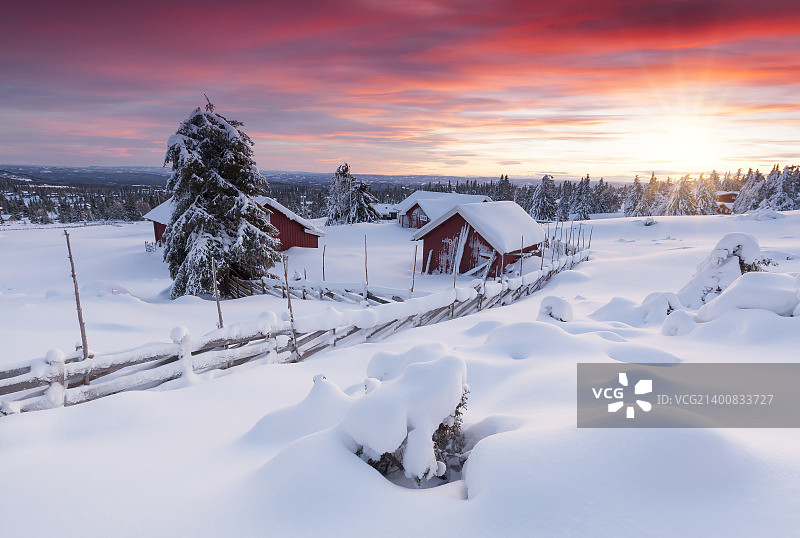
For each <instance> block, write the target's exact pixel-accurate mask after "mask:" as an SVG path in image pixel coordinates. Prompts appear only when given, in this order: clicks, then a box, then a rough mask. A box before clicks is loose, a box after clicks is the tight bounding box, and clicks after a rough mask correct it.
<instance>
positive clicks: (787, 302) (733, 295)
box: [697, 273, 800, 321]
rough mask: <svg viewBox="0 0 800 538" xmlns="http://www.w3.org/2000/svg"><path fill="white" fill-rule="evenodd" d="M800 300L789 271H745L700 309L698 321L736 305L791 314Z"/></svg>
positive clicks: (719, 313)
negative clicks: (781, 272) (749, 272)
mask: <svg viewBox="0 0 800 538" xmlns="http://www.w3.org/2000/svg"><path fill="white" fill-rule="evenodd" d="M798 303H800V298H798V290H797V285H796V284H795V281H794V279H793V278H792V277H791V276H789V275H784V274H779V273H751V274H746V275H742V276H741V277H740V278H738V279H737V280H736V282H734V283H733V285H732V286H730V287H729V288H728V289H726V290H725V291H724V292H723V293H722V294H721V295H720V296H719V297H717V298H716V299H714V300H713V301H711V302H710V303H708V304H706V305H704V306H703V307H702V308H701V309H700V310H698V312H697V319H698V321H711V320H713V319H716V318H718V317H720V316H722V315H723V314H725V313H726V312H729V311H731V310H736V309H752V308H757V309H761V310H770V311H772V312H775V313H776V314H778V315H779V316H791V315H793V313H794V312H795V310H796V308H797V307H798Z"/></svg>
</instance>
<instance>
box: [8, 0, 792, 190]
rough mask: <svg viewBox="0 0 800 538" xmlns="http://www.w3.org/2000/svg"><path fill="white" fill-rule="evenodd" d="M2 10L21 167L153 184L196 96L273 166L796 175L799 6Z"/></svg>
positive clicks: (154, 5) (12, 136) (678, 0)
mask: <svg viewBox="0 0 800 538" xmlns="http://www.w3.org/2000/svg"><path fill="white" fill-rule="evenodd" d="M7 12H8V13H7V16H6V17H5V20H4V23H0V24H2V32H0V44H2V48H0V70H1V72H2V73H3V74H4V76H3V77H2V80H0V96H2V100H0V162H4V163H9V164H12V163H13V164H49V165H65V166H89V165H105V166H159V165H161V163H162V162H163V157H164V153H165V149H166V141H167V138H168V137H169V135H171V134H172V133H174V131H175V130H176V129H177V127H178V125H179V124H180V122H181V121H182V120H183V119H184V118H185V117H186V116H187V115H188V114H189V112H190V111H191V110H192V109H193V108H195V107H197V106H201V105H202V104H203V103H204V99H203V93H207V94H208V95H209V96H210V97H211V99H212V101H213V102H214V103H215V105H216V106H217V110H218V111H219V112H220V113H221V114H223V115H225V116H226V117H229V118H234V119H238V120H241V121H243V122H244V123H245V126H244V130H245V132H247V133H248V134H249V135H250V136H251V138H252V139H253V140H254V142H255V144H256V145H255V148H254V150H255V157H256V161H257V163H258V165H259V167H260V168H261V169H264V170H302V171H309V172H331V173H332V172H333V171H334V170H335V168H336V166H337V165H338V164H340V163H341V162H344V161H347V162H349V163H350V164H351V166H352V167H353V169H354V172H355V173H356V174H358V173H359V172H360V173H375V174H394V175H400V174H441V175H455V176H488V177H494V176H499V175H500V174H501V173H502V174H508V175H509V176H512V177H537V176H538V177H540V176H541V175H542V174H544V173H551V174H554V175H556V176H557V177H564V176H574V177H578V176H582V175H585V174H586V173H590V174H591V175H592V176H593V177H601V176H605V177H611V178H621V177H629V178H632V177H633V176H634V175H635V174H639V175H640V176H648V177H649V174H650V172H651V171H656V173H657V174H661V175H673V176H678V175H683V174H686V173H694V174H697V173H699V172H707V171H710V170H712V169H716V170H717V171H719V172H721V173H722V172H724V171H727V170H730V171H734V172H735V171H736V170H737V169H738V168H744V169H745V170H746V169H747V168H748V167H753V168H760V169H761V170H762V171H765V170H769V169H770V168H771V167H772V166H773V165H774V164H777V163H780V164H781V165H785V164H800V152H798V150H797V148H796V143H797V140H800V128H798V127H799V126H800V91H798V90H800V77H798V76H797V75H798V71H800V61H799V60H800V52H798V51H800V36H797V35H796V32H795V30H794V29H795V28H796V27H797V23H798V22H800V12H798V10H797V9H796V5H793V2H791V1H787V0H763V1H759V2H754V1H742V0H707V1H705V2H692V1H687V0H662V1H657V2H652V1H651V2H633V1H624V0H614V1H610V2H603V3H602V5H600V6H598V5H596V3H591V2H588V1H586V0H565V1H563V2H560V3H559V4H558V5H551V3H546V2H491V3H486V2H484V3H474V4H473V3H469V2H446V1H413V2H410V3H407V4H404V5H403V6H390V5H388V4H385V3H381V2H371V1H368V0H353V1H348V2H341V1H339V2H311V3H304V6H303V8H302V9H301V8H299V7H296V6H295V7H291V6H288V5H286V4H285V3H277V2H275V3H273V2H266V3H264V2H253V1H234V2H226V3H215V2H203V3H199V2H193V1H189V0H186V1H183V2H177V3H175V2H173V3H170V4H169V5H168V6H164V5H162V3H160V2H151V1H149V0H148V1H145V2H139V3H136V5H123V6H109V5H107V4H104V3H97V2H93V1H80V2H77V3H73V4H69V5H57V6H52V5H37V4H36V2H26V3H15V4H13V5H10V6H9V7H8V8H7ZM43 13H44V14H45V15H42V14H43Z"/></svg>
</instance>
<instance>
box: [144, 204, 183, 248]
mask: <svg viewBox="0 0 800 538" xmlns="http://www.w3.org/2000/svg"><path fill="white" fill-rule="evenodd" d="M174 209H175V206H174V204H173V203H172V198H170V199H169V200H167V201H166V202H164V203H163V204H160V205H157V206H156V207H154V208H153V209H151V210H150V211H148V212H147V213H145V214H144V215H142V218H144V220H149V221H150V222H152V223H153V235H154V236H155V238H156V243H157V244H159V245H162V244H164V230H166V229H167V223H169V219H170V218H171V217H172V211H173V210H174Z"/></svg>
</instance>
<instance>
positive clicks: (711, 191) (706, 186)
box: [694, 172, 717, 215]
mask: <svg viewBox="0 0 800 538" xmlns="http://www.w3.org/2000/svg"><path fill="white" fill-rule="evenodd" d="M715 173H716V172H715ZM714 184H715V182H714V176H713V175H712V176H711V177H703V175H702V174H701V175H700V177H699V178H698V179H697V181H695V184H694V198H695V200H696V201H697V214H698V215H716V214H717V189H715V188H714Z"/></svg>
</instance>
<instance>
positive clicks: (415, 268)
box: [411, 244, 419, 293]
mask: <svg viewBox="0 0 800 538" xmlns="http://www.w3.org/2000/svg"><path fill="white" fill-rule="evenodd" d="M418 246H419V245H417V244H415V245H414V268H413V269H412V270H411V293H414V276H415V275H416V274H417V247H418Z"/></svg>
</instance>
